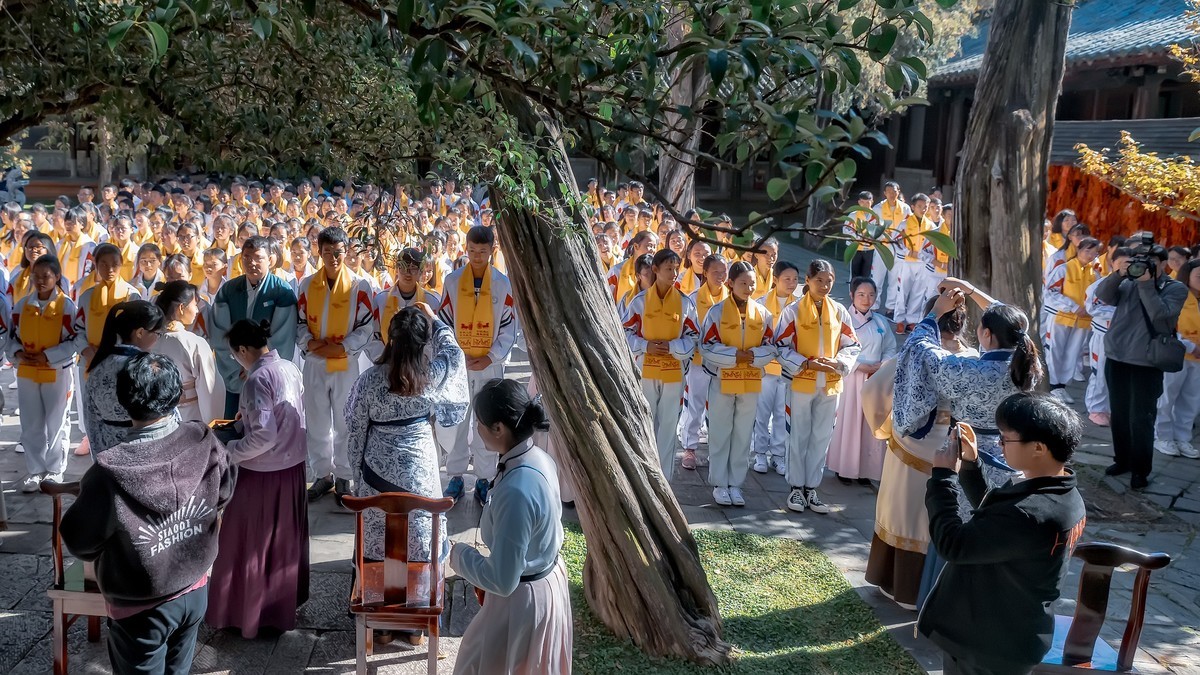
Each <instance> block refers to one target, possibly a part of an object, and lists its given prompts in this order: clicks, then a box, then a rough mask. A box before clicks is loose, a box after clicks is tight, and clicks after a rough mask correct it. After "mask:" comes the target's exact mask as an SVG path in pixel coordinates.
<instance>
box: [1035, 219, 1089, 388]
mask: <svg viewBox="0 0 1200 675" xmlns="http://www.w3.org/2000/svg"><path fill="white" fill-rule="evenodd" d="M1099 255H1100V242H1099V241H1097V240H1095V239H1092V238H1091V237H1087V238H1085V239H1081V240H1079V243H1078V244H1077V245H1076V247H1075V257H1073V258H1071V259H1070V260H1068V261H1067V262H1066V263H1064V264H1062V265H1057V266H1056V267H1055V268H1054V269H1052V270H1050V275H1049V276H1047V277H1046V288H1045V293H1044V296H1043V302H1045V303H1046V306H1047V307H1049V308H1050V310H1051V311H1050V313H1051V314H1052V315H1053V321H1052V323H1051V324H1050V326H1049V336H1050V339H1049V343H1048V345H1047V347H1048V349H1047V351H1046V370H1047V374H1048V375H1049V378H1050V395H1051V396H1054V397H1055V398H1057V399H1059V400H1060V401H1063V402H1064V403H1074V402H1075V400H1074V398H1072V396H1071V395H1070V394H1069V393H1067V390H1066V386H1067V385H1068V384H1070V383H1071V380H1072V379H1074V378H1075V376H1076V375H1078V374H1079V370H1080V367H1081V366H1080V363H1079V359H1080V355H1081V354H1082V353H1083V350H1084V346H1085V345H1086V344H1087V340H1088V337H1089V336H1090V335H1091V330H1092V317H1091V315H1090V314H1088V311H1087V289H1088V287H1090V286H1091V285H1092V284H1094V283H1095V282H1096V281H1098V280H1099V279H1100V278H1101V277H1102V276H1103V275H1101V273H1100V265H1099V263H1097V262H1096V258H1097V256H1099Z"/></svg>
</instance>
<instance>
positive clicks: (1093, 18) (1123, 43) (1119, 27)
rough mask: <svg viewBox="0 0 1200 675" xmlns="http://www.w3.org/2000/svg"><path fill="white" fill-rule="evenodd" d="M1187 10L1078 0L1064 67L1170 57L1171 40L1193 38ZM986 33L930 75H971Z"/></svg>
mask: <svg viewBox="0 0 1200 675" xmlns="http://www.w3.org/2000/svg"><path fill="white" fill-rule="evenodd" d="M1046 1H1047V2H1052V1H1053V0H1046ZM1187 10H1188V3H1187V1H1186V0H1081V2H1080V3H1079V5H1078V6H1077V7H1076V8H1075V10H1074V11H1073V12H1072V13H1071V29H1070V32H1069V33H1068V34H1067V68H1068V69H1070V68H1071V67H1073V66H1080V65H1085V64H1087V63H1090V62H1094V61H1111V60H1120V59H1124V58H1129V57H1159V58H1163V59H1169V58H1170V57H1169V56H1167V52H1168V50H1169V49H1170V47H1171V45H1173V44H1179V43H1185V42H1191V41H1193V40H1195V39H1196V36H1195V34H1194V33H1192V32H1191V31H1189V30H1188V21H1187V19H1186V18H1184V13H1185V12H1186V11H1187ZM987 33H988V22H987V21H984V22H983V23H982V24H981V25H980V26H979V31H978V34H977V35H973V36H968V37H965V38H963V40H962V43H961V49H960V52H959V55H958V56H956V57H954V58H953V59H951V60H950V61H948V62H947V63H945V64H944V65H942V66H941V67H939V68H938V69H937V70H936V71H935V72H934V73H933V76H932V80H934V81H935V83H937V84H941V83H948V82H950V81H954V80H960V81H961V80H965V79H971V78H973V77H975V75H977V74H978V73H979V67H980V65H981V64H982V63H983V49H984V46H986V44H987Z"/></svg>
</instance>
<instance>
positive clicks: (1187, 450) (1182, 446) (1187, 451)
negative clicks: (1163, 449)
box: [1175, 441, 1200, 459]
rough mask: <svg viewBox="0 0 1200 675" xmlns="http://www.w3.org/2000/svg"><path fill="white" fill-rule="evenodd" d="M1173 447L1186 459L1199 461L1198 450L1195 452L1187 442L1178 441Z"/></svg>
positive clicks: (1199, 454) (1199, 451) (1199, 453)
mask: <svg viewBox="0 0 1200 675" xmlns="http://www.w3.org/2000/svg"><path fill="white" fill-rule="evenodd" d="M1175 447H1176V448H1178V449H1179V454H1180V455H1183V456H1184V457H1187V458H1188V459H1200V450H1197V449H1196V447H1195V446H1193V445H1192V444H1191V443H1188V442H1187V441H1179V442H1178V443H1176V444H1175Z"/></svg>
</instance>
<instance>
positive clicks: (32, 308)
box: [17, 291, 66, 384]
mask: <svg viewBox="0 0 1200 675" xmlns="http://www.w3.org/2000/svg"><path fill="white" fill-rule="evenodd" d="M64 304H66V298H65V297H64V296H63V294H62V293H59V292H57V291H55V297H54V299H53V300H51V301H50V302H48V303H46V307H45V308H44V309H38V307H37V306H36V305H35V304H34V303H32V302H27V303H25V307H24V308H23V309H22V310H21V351H23V352H25V353H26V354H28V355H29V356H37V355H38V354H41V353H42V352H44V351H46V350H47V349H49V348H50V347H53V346H55V345H57V344H59V343H60V342H62V329H63V305H64ZM17 377H23V378H25V379H27V380H30V381H31V382H33V383H34V384H49V383H51V382H54V381H56V380H57V379H58V370H57V369H55V368H48V367H44V366H30V365H26V364H24V363H22V364H20V365H18V366H17Z"/></svg>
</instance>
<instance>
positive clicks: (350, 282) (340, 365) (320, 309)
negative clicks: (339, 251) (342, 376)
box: [305, 265, 354, 373]
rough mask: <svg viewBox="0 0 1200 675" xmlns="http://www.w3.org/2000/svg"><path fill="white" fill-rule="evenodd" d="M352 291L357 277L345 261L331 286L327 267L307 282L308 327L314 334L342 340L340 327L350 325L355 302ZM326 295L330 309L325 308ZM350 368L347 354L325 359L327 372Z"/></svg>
mask: <svg viewBox="0 0 1200 675" xmlns="http://www.w3.org/2000/svg"><path fill="white" fill-rule="evenodd" d="M353 292H354V277H352V276H351V275H350V269H349V268H347V267H346V266H345V265H342V269H341V270H340V271H338V275H337V279H335V280H334V282H333V288H332V289H331V288H330V287H329V282H328V281H327V280H326V278H325V268H324V267H322V268H321V270H319V272H318V274H317V275H316V276H314V277H313V280H312V282H311V283H309V285H308V293H307V295H308V297H307V307H306V309H305V311H306V313H307V314H308V330H309V332H311V333H312V335H313V337H314V338H316V339H318V340H323V339H325V340H332V341H333V342H334V343H336V344H341V342H342V340H343V339H344V338H345V337H346V335H345V334H344V333H339V332H338V331H344V330H346V327H347V326H349V325H350V309H351V307H353V306H354V293H353ZM327 299H328V302H329V309H328V310H326V309H325V302H326V300H327ZM322 313H324V317H325V328H324V329H322V328H321V316H322ZM318 333H319V334H318ZM349 369H350V359H349V357H347V356H340V357H337V358H332V359H330V358H327V359H325V372H327V373H344V372H346V371H347V370H349Z"/></svg>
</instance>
